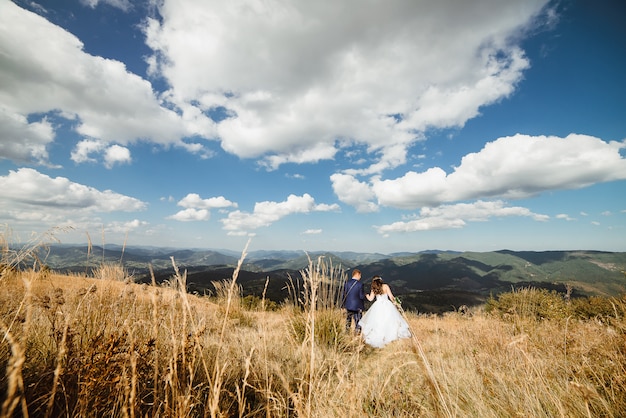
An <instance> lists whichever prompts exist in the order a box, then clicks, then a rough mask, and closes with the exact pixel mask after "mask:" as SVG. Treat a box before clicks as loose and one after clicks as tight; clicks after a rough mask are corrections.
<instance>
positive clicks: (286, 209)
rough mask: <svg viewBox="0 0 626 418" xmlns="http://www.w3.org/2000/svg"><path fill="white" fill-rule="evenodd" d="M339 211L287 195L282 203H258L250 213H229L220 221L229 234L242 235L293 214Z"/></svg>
mask: <svg viewBox="0 0 626 418" xmlns="http://www.w3.org/2000/svg"><path fill="white" fill-rule="evenodd" d="M329 210H339V207H338V205H327V204H316V203H315V200H314V199H313V197H311V196H310V195H309V194H306V193H305V194H303V195H302V196H296V195H293V194H292V195H289V196H288V197H287V200H285V201H283V202H271V201H265V202H258V203H256V204H255V205H254V211H253V212H252V213H249V212H242V211H240V210H237V211H234V212H230V213H229V214H228V216H227V217H226V218H224V219H222V220H221V221H222V223H223V224H224V229H225V230H227V231H229V232H228V233H229V234H231V235H232V234H242V233H245V232H246V231H250V230H254V229H258V228H261V227H266V226H269V225H271V224H273V223H274V222H277V221H279V220H280V219H282V218H284V217H286V216H289V215H292V214H295V213H310V212H319V211H322V212H326V211H329Z"/></svg>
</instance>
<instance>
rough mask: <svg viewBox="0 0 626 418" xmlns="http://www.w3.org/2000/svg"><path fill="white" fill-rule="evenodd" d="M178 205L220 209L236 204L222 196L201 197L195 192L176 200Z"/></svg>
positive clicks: (235, 205)
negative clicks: (178, 200)
mask: <svg viewBox="0 0 626 418" xmlns="http://www.w3.org/2000/svg"><path fill="white" fill-rule="evenodd" d="M178 206H182V207H184V208H196V209H216V208H217V209H220V208H229V207H235V208H236V207H237V204H236V203H234V202H231V201H230V200H228V199H226V198H225V197H223V196H218V197H211V198H209V199H202V198H201V197H200V195H199V194H197V193H189V194H188V195H187V196H185V197H183V198H182V199H181V200H180V202H178Z"/></svg>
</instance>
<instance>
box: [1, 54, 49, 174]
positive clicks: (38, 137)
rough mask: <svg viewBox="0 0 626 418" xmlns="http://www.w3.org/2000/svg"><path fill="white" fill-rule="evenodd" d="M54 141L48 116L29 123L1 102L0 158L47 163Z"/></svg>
mask: <svg viewBox="0 0 626 418" xmlns="http://www.w3.org/2000/svg"><path fill="white" fill-rule="evenodd" d="M0 67H1V66H0ZM3 88H4V87H3ZM0 94H1V93H0ZM53 141H54V129H53V128H52V125H51V124H50V122H48V120H47V119H46V118H43V119H42V120H41V121H39V122H32V123H29V122H28V121H27V119H26V117H25V116H24V115H20V114H18V113H15V112H11V111H9V109H7V108H6V107H3V106H2V104H1V102H0V159H2V158H6V159H10V160H13V161H17V162H37V163H40V164H47V162H48V151H47V149H46V147H47V146H48V145H49V144H50V143H52V142H53Z"/></svg>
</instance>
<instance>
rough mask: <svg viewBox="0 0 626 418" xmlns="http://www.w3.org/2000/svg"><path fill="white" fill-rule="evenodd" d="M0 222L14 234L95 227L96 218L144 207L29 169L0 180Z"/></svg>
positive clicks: (12, 173) (136, 200)
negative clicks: (84, 226) (25, 231)
mask: <svg viewBox="0 0 626 418" xmlns="http://www.w3.org/2000/svg"><path fill="white" fill-rule="evenodd" d="M0 190H2V193H0V219H5V220H7V221H9V222H10V223H11V225H12V227H13V228H15V229H16V230H19V229H22V227H24V228H33V229H42V228H43V229H48V228H51V227H60V226H67V225H72V226H77V225H79V226H80V225H86V224H89V225H91V226H93V225H94V224H96V225H97V224H98V222H99V221H98V219H97V214H99V213H111V212H137V211H143V210H145V209H146V207H147V204H146V203H145V202H142V201H141V200H138V199H135V198H133V197H130V196H125V195H122V194H119V193H115V192H113V191H111V190H104V191H101V190H97V189H95V188H93V187H88V186H85V185H83V184H80V183H75V182H72V181H70V180H69V179H67V178H65V177H55V178H52V177H49V176H47V175H45V174H42V173H40V172H38V171H36V170H33V169H31V168H21V169H19V170H17V171H9V173H8V175H6V176H0Z"/></svg>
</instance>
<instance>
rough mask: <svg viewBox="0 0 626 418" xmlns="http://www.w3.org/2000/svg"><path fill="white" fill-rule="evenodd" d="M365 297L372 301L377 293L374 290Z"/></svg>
mask: <svg viewBox="0 0 626 418" xmlns="http://www.w3.org/2000/svg"><path fill="white" fill-rule="evenodd" d="M365 297H366V298H367V300H369V301H370V302H371V301H373V300H374V298H375V297H376V295H374V292H369V293H368V294H367V295H365Z"/></svg>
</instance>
